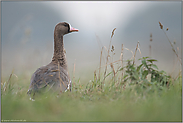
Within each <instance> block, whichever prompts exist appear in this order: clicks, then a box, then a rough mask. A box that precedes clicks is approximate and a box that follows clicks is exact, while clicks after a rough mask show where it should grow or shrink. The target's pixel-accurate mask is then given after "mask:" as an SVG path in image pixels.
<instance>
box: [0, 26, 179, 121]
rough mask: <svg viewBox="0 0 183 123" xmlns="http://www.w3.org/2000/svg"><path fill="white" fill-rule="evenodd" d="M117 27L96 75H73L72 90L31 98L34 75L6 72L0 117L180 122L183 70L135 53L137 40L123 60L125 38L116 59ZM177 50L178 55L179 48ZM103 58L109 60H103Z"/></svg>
mask: <svg viewBox="0 0 183 123" xmlns="http://www.w3.org/2000/svg"><path fill="white" fill-rule="evenodd" d="M159 24H160V29H162V30H163V27H162V24H161V23H159ZM163 31H164V32H165V30H163ZM114 32H115V29H114V30H113V31H112V35H111V40H110V43H109V47H108V48H106V47H102V49H101V54H100V65H99V67H98V69H96V70H95V71H94V72H93V79H92V80H88V81H85V82H81V81H80V79H76V78H77V77H76V76H73V77H72V78H71V79H72V91H71V92H69V91H67V92H65V93H62V94H60V95H54V94H48V93H45V94H43V95H41V96H40V97H39V98H37V99H35V101H31V100H29V96H28V95H27V94H26V92H27V90H28V87H29V85H27V83H29V81H30V77H31V75H24V74H21V75H15V74H14V73H13V71H12V73H11V74H10V75H9V76H8V77H2V78H3V79H2V80H3V81H2V80H1V121H2V122H3V121H9V122H11V121H20V122H30V121H32V122H35V121H37V122H44V121H50V122H51V121H53V122H57V121H59V122H62V121H63V122H64V121H65V122H66V121H67V122H69V121H70V122H72V121H75V122H77V121H81V122H82V121H85V122H87V121H88V122H90V121H99V122H100V121H106V122H107V121H109V122H112V121H113V122H115V121H119V122H125V121H130V122H133V121H138V122H152V121H153V122H170V121H171V122H181V121H182V76H181V71H180V72H179V74H178V75H177V76H175V77H173V76H170V75H168V74H167V73H166V72H165V71H163V70H159V69H158V67H157V65H156V63H157V62H158V60H156V59H153V58H151V57H141V58H138V59H137V58H136V53H137V52H139V53H141V52H140V49H139V47H138V43H137V46H136V48H135V51H134V52H133V51H131V52H132V59H129V60H124V58H123V51H124V47H123V44H122V45H121V55H120V56H119V60H117V61H113V55H114V51H115V48H114V46H113V45H112V43H111V42H112V37H113V36H114ZM165 35H166V33H165ZM168 40H169V39H168ZM169 42H170V41H169ZM172 47H173V46H172ZM127 50H128V49H127ZM172 50H173V52H174V53H175V55H176V56H177V60H178V61H179V60H180V58H179V55H178V53H177V52H176V51H175V50H174V49H173V48H172ZM104 52H106V54H107V56H106V57H105V56H104ZM103 59H105V64H102V62H101V61H102V60H103ZM137 63H138V64H137ZM179 63H180V65H181V62H179ZM73 72H75V71H74V70H73ZM86 76H87V75H86Z"/></svg>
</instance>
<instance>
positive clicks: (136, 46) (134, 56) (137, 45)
mask: <svg viewBox="0 0 183 123" xmlns="http://www.w3.org/2000/svg"><path fill="white" fill-rule="evenodd" d="M138 46H139V41H138V42H137V46H136V49H135V54H134V58H133V64H134V63H135V57H136V53H137V49H138Z"/></svg>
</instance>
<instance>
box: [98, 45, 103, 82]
mask: <svg viewBox="0 0 183 123" xmlns="http://www.w3.org/2000/svg"><path fill="white" fill-rule="evenodd" d="M103 49H104V47H102V50H101V53H100V67H99V75H98V79H99V81H100V70H101V63H102V52H103Z"/></svg>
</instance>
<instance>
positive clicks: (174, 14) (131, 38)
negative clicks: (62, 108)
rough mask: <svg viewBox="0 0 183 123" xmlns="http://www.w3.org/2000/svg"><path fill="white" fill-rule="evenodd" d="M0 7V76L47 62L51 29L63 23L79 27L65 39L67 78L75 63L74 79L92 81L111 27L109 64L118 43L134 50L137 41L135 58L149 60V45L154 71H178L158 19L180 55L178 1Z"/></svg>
mask: <svg viewBox="0 0 183 123" xmlns="http://www.w3.org/2000/svg"><path fill="white" fill-rule="evenodd" d="M1 6H2V11H1V13H2V14H1V15H2V29H1V34H2V41H1V44H2V77H6V76H9V75H10V74H11V72H12V71H13V72H14V73H15V74H16V75H25V74H27V75H32V74H33V72H34V71H35V70H36V69H37V68H39V67H41V66H43V65H47V64H48V63H50V62H51V59H52V56H53V33H54V28H55V25H56V24H57V23H59V22H63V21H66V22H68V23H70V24H71V26H73V27H74V28H77V29H79V32H77V33H76V32H74V33H71V34H67V35H65V36H64V46H65V49H66V55H67V62H68V69H69V73H70V76H71V77H72V76H73V75H72V74H73V69H74V64H75V74H76V75H75V76H76V78H77V79H78V78H81V79H88V80H89V79H91V77H93V72H94V70H96V69H97V68H98V67H99V61H100V50H101V48H102V46H106V47H107V48H108V45H109V41H110V37H111V33H112V30H113V29H114V28H116V31H115V34H114V37H113V39H112V45H114V47H115V51H114V52H115V56H114V61H115V60H118V59H119V57H120V53H121V44H123V45H124V47H125V48H128V49H129V50H132V51H133V52H134V51H135V48H136V45H137V42H138V41H139V43H140V47H139V48H140V51H141V54H140V53H139V52H137V58H140V57H141V56H149V55H150V52H149V45H151V57H152V58H155V59H157V60H158V62H157V65H158V67H159V69H162V70H165V71H166V72H167V73H168V74H171V75H175V76H176V75H177V74H178V72H179V69H181V68H180V66H179V65H178V64H180V63H179V62H178V60H177V57H176V56H175V53H174V52H173V51H172V48H171V45H170V44H169V42H168V39H167V38H166V36H165V34H164V33H163V31H162V30H161V29H160V27H159V21H160V22H161V23H162V24H163V26H164V29H166V28H167V27H168V28H169V30H168V31H166V33H167V35H168V37H169V39H170V41H171V42H172V43H174V47H175V49H176V50H178V52H179V55H180V53H181V2H177V1H175V2H173V1H170V2H168V1H115V2H110V1H108V2H105V1H104V2H98V1H92V2H90V1H83V2H77V1H76V2H74V1H67V2H66V1H53V2H51V1H31V2H25V1H24V2H5V1H3V2H2V4H1ZM151 33H152V42H150V34H151ZM99 42H100V43H99ZM177 47H178V48H179V49H177ZM130 58H132V54H131V52H130V51H128V50H124V60H127V59H130ZM102 62H103V63H104V61H102ZM176 63H177V64H176ZM175 65H176V67H175ZM174 68H175V70H174ZM88 75H89V76H88ZM88 77H89V78H88Z"/></svg>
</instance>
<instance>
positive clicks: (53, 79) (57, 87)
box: [27, 22, 78, 97]
mask: <svg viewBox="0 0 183 123" xmlns="http://www.w3.org/2000/svg"><path fill="white" fill-rule="evenodd" d="M75 31H76V32H77V31H78V29H75V28H73V27H71V25H70V24H68V23H66V22H62V23H58V24H57V25H56V26H55V30H54V54H53V58H52V61H51V63H49V64H48V65H46V66H42V67H40V68H38V69H37V70H36V71H35V72H34V73H33V75H32V77H31V82H30V86H29V90H28V92H27V94H33V97H34V95H35V93H36V92H41V91H42V90H48V91H50V90H52V91H56V92H59V93H60V92H64V91H67V90H70V91H71V80H70V78H69V75H68V71H67V60H66V55H65V52H64V44H63V36H64V35H65V34H68V33H71V32H75Z"/></svg>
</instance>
